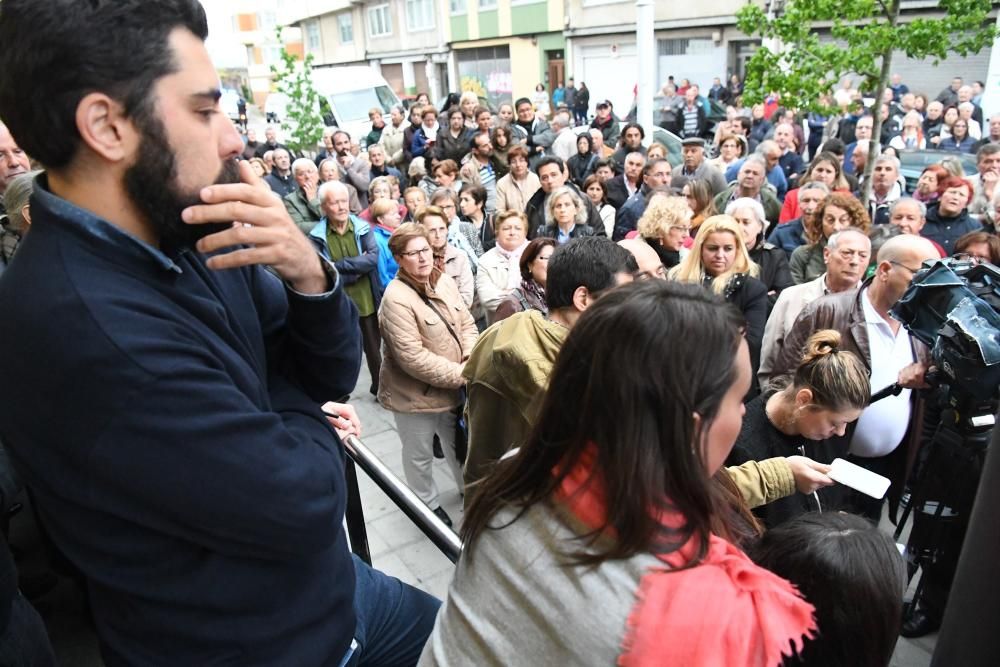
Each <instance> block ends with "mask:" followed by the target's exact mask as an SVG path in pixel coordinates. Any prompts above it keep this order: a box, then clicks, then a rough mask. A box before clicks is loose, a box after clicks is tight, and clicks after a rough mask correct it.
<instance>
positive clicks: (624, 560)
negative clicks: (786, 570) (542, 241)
mask: <svg viewBox="0 0 1000 667" xmlns="http://www.w3.org/2000/svg"><path fill="white" fill-rule="evenodd" d="M594 297H595V295H587V294H580V295H579V298H580V299H581V300H586V301H590V302H591V304H590V305H589V307H588V308H587V310H586V312H584V314H583V315H582V316H581V317H580V319H579V320H578V321H577V322H576V324H575V325H574V326H573V328H572V330H571V331H570V333H569V335H568V337H567V338H566V341H565V342H564V344H563V347H562V350H561V352H560V354H559V357H558V359H557V360H556V364H555V367H554V369H553V371H552V374H551V376H550V378H549V388H548V391H547V392H546V395H545V397H544V399H543V401H542V405H541V407H540V411H539V413H538V417H537V420H536V424H535V430H534V431H533V433H532V435H531V436H530V437H529V438H528V440H527V442H525V443H523V445H522V446H521V448H520V449H519V450H518V452H517V453H516V454H515V455H513V456H511V457H509V458H507V459H503V460H501V461H500V462H499V463H498V464H497V467H496V468H495V470H494V471H493V473H492V474H491V475H490V476H488V477H487V478H486V479H484V480H483V482H482V483H481V485H479V487H478V488H470V493H473V494H475V495H474V497H473V498H472V499H471V504H470V506H469V509H468V512H467V513H466V516H465V522H464V525H463V529H462V537H463V540H464V543H465V551H464V553H463V555H462V558H461V560H460V561H459V563H458V568H457V570H456V573H455V579H454V581H453V582H452V584H451V587H450V589H449V592H448V599H447V601H446V602H445V604H444V606H443V607H442V611H441V613H440V615H439V616H438V619H437V623H436V625H435V628H434V632H433V633H432V635H431V638H430V640H429V641H428V643H427V645H426V646H425V648H424V653H423V655H422V656H421V661H420V663H419V664H420V665H510V664H539V665H584V664H585V665H620V666H622V667H631V666H639V665H643V666H645V665H650V666H652V665H699V666H706V665H707V666H714V665H718V666H719V667H723V666H731V665H739V666H740V667H754V666H761V667H763V666H769V665H777V664H779V663H780V662H781V660H782V656H783V655H791V654H792V652H793V651H794V650H797V649H799V648H801V646H802V641H803V640H804V639H805V638H807V637H809V636H811V634H812V633H813V632H814V631H815V624H814V622H813V607H812V605H810V604H809V603H807V602H806V601H805V600H803V599H802V598H801V597H800V596H799V595H798V593H797V592H796V591H795V589H794V588H793V587H792V586H791V585H790V584H789V583H788V582H787V581H785V580H784V579H781V578H779V577H777V576H776V575H773V574H771V573H769V572H767V571H765V570H763V569H761V568H759V567H757V566H755V565H754V564H753V563H752V562H751V561H750V560H749V559H748V558H747V557H746V555H745V554H744V553H743V552H742V551H741V550H740V549H739V548H738V547H737V546H735V544H734V541H740V540H741V539H743V538H744V537H746V535H747V531H748V530H749V528H750V524H749V523H747V522H746V519H745V516H746V515H745V514H744V513H742V512H741V509H742V505H741V501H740V500H739V499H738V496H737V495H736V493H735V490H734V488H733V485H732V483H731V481H729V477H728V476H726V475H724V474H722V473H720V472H719V470H720V467H721V466H722V462H723V461H724V460H725V458H726V456H727V455H728V454H729V451H730V449H731V448H732V446H733V442H734V441H735V439H736V436H737V434H738V432H739V430H740V423H741V420H742V415H743V405H742V399H743V396H744V395H745V394H746V392H747V389H748V388H749V386H750V381H751V377H750V376H751V370H750V355H749V351H748V349H747V344H746V342H745V341H744V339H743V323H742V321H741V317H740V316H739V313H738V312H737V311H736V310H735V309H732V308H731V307H729V306H727V305H726V304H725V302H724V301H723V300H722V298H721V297H718V296H715V295H713V294H711V293H710V292H708V290H705V289H703V288H701V287H700V286H698V285H689V284H679V283H670V282H663V281H657V280H652V281H646V282H641V283H634V284H632V285H629V286H625V287H621V288H618V289H615V290H612V291H610V292H608V293H607V294H604V295H600V296H599V297H597V298H596V301H594ZM574 298H576V297H574ZM623 341H627V343H626V342H623ZM684 341H691V344H689V345H685V344H684Z"/></svg>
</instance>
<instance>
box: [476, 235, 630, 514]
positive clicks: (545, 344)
mask: <svg viewBox="0 0 1000 667" xmlns="http://www.w3.org/2000/svg"><path fill="white" fill-rule="evenodd" d="M637 270H638V267H637V266H636V262H635V258H634V257H633V256H632V255H631V253H629V252H628V251H627V250H625V249H624V248H622V247H620V246H618V245H616V244H615V243H614V242H613V241H611V240H610V239H607V238H604V237H582V238H579V239H574V240H572V241H570V242H569V243H566V244H565V245H563V246H560V247H559V248H558V249H557V250H556V251H555V252H554V253H552V256H551V257H550V258H549V264H548V275H547V278H546V283H545V301H546V304H547V306H548V316H546V315H543V314H542V313H540V312H538V311H536V310H529V311H525V312H521V313H516V314H514V315H512V316H510V317H508V318H507V319H505V320H503V321H501V322H497V323H496V324H495V325H493V326H492V327H490V328H489V329H487V330H486V331H484V332H483V333H482V335H481V336H480V337H479V340H478V341H477V342H476V346H475V347H474V348H473V349H472V354H471V356H470V357H469V360H468V362H467V363H466V365H465V369H464V370H463V371H462V375H463V376H465V379H466V381H467V385H466V386H467V389H468V402H467V404H466V423H467V424H468V428H469V450H468V454H467V457H466V461H465V475H464V477H465V485H466V490H467V491H469V490H471V489H470V485H472V484H474V483H475V482H478V481H479V480H481V479H482V478H483V477H485V476H486V475H487V474H488V473H489V472H490V469H491V468H492V467H493V464H494V463H495V462H496V461H498V460H499V459H500V458H501V457H502V456H503V455H504V454H506V453H507V452H508V451H510V450H511V449H514V448H515V447H519V446H520V445H521V443H522V442H523V441H524V440H525V438H526V437H527V435H528V432H529V431H530V430H531V426H532V423H533V421H534V418H535V416H536V414H537V410H538V408H539V406H540V404H541V399H542V394H543V392H544V391H545V387H546V385H547V384H548V380H549V374H550V373H551V372H552V366H553V364H554V363H555V359H556V355H557V354H558V353H559V349H560V348H561V347H562V343H563V341H564V340H565V339H566V335H567V333H568V332H569V329H570V328H571V327H572V326H573V324H574V323H575V322H576V321H577V319H578V318H579V317H580V315H581V314H582V313H583V311H585V310H586V309H587V307H588V306H590V305H591V304H593V303H594V299H596V298H597V297H598V296H599V295H600V294H601V293H602V292H603V291H604V290H606V289H609V288H612V287H615V286H616V285H620V284H622V283H624V282H631V280H632V274H633V273H634V272H636V271H637ZM466 498H469V494H468V493H467V494H466Z"/></svg>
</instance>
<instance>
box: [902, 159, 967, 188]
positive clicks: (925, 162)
mask: <svg viewBox="0 0 1000 667" xmlns="http://www.w3.org/2000/svg"><path fill="white" fill-rule="evenodd" d="M896 155H897V157H899V175H900V176H902V177H903V178H904V179H906V190H907V192H913V191H914V190H916V189H917V181H918V180H919V179H920V174H921V173H922V172H923V171H924V169H926V168H927V167H929V166H931V165H932V164H938V163H939V162H941V160H944V159H945V158H949V157H950V158H955V159H957V160H958V161H959V162H960V163H961V164H962V169H963V171H965V175H966V176H973V175H975V174H977V173H979V170H978V168H977V167H976V156H975V155H972V154H970V153H956V152H952V151H936V150H910V151H897V153H896Z"/></svg>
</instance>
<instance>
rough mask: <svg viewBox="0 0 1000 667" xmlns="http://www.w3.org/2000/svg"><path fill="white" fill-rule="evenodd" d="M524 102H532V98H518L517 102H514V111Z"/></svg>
mask: <svg viewBox="0 0 1000 667" xmlns="http://www.w3.org/2000/svg"><path fill="white" fill-rule="evenodd" d="M522 104H531V100H529V99H528V98H527V97H519V98H517V102H514V111H517V108H518V107H519V106H521V105H522Z"/></svg>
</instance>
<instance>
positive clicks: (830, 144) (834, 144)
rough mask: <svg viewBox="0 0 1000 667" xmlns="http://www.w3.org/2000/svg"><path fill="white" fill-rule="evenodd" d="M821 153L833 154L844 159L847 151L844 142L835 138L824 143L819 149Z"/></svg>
mask: <svg viewBox="0 0 1000 667" xmlns="http://www.w3.org/2000/svg"><path fill="white" fill-rule="evenodd" d="M819 150H820V152H821V153H833V154H834V155H836V156H839V157H844V153H845V152H846V151H847V149H846V147H845V146H844V142H843V141H841V140H840V139H838V138H836V137H833V138H832V139H827V140H826V141H825V142H823V145H822V146H820V148H819Z"/></svg>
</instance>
